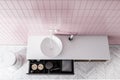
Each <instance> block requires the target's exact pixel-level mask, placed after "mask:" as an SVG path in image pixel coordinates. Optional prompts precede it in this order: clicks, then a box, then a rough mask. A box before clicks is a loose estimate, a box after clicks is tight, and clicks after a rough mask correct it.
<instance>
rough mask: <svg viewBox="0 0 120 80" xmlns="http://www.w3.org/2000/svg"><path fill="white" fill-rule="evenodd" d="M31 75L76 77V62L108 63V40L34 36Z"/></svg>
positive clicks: (30, 48)
mask: <svg viewBox="0 0 120 80" xmlns="http://www.w3.org/2000/svg"><path fill="white" fill-rule="evenodd" d="M27 59H28V65H29V66H28V72H27V73H28V74H74V60H109V59H110V52H109V44H108V38H107V36H75V37H72V39H70V36H67V35H66V36H63V35H62V36H61V35H56V36H53V37H50V36H31V37H29V39H28V47H27ZM47 65H48V67H47Z"/></svg>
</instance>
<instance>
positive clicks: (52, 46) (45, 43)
mask: <svg viewBox="0 0 120 80" xmlns="http://www.w3.org/2000/svg"><path fill="white" fill-rule="evenodd" d="M40 48H41V51H42V53H43V54H44V55H45V56H47V57H56V56H58V55H59V54H60V53H61V51H62V48H63V45H62V41H61V40H60V39H59V38H58V37H57V36H47V37H45V38H44V39H43V40H42V42H41V45H40Z"/></svg>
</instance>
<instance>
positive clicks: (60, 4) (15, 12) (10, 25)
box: [0, 0, 120, 44]
mask: <svg viewBox="0 0 120 80" xmlns="http://www.w3.org/2000/svg"><path fill="white" fill-rule="evenodd" d="M49 29H60V31H62V32H65V33H67V32H73V33H78V34H82V35H84V34H86V35H108V36H109V41H110V43H111V44H120V0H0V44H25V43H26V42H27V37H28V36H29V35H41V34H48V33H49V32H48V30H49Z"/></svg>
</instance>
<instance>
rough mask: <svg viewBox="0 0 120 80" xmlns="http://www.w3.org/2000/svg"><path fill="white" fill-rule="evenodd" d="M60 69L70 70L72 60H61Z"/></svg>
mask: <svg viewBox="0 0 120 80" xmlns="http://www.w3.org/2000/svg"><path fill="white" fill-rule="evenodd" d="M62 71H68V72H70V71H72V61H70V60H63V61H62Z"/></svg>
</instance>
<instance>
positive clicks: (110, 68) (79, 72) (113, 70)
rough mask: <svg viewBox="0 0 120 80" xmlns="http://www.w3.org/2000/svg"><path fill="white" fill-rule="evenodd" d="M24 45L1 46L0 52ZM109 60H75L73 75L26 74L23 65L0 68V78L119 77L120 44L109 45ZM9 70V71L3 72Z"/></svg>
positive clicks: (21, 79) (15, 79)
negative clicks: (17, 68) (12, 67)
mask: <svg viewBox="0 0 120 80" xmlns="http://www.w3.org/2000/svg"><path fill="white" fill-rule="evenodd" d="M21 48H26V47H25V46H1V47H0V52H2V51H3V50H9V51H13V52H16V51H18V50H20V49H21ZM110 52H111V60H110V61H106V62H90V61H89V62H75V63H74V68H75V74H74V75H26V73H25V72H24V71H25V69H24V67H22V68H20V69H19V70H17V71H11V70H10V71H9V70H7V69H4V68H1V69H0V80H8V79H9V80H41V79H120V45H111V46H110ZM24 66H25V65H24ZM5 71H9V72H5Z"/></svg>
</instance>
